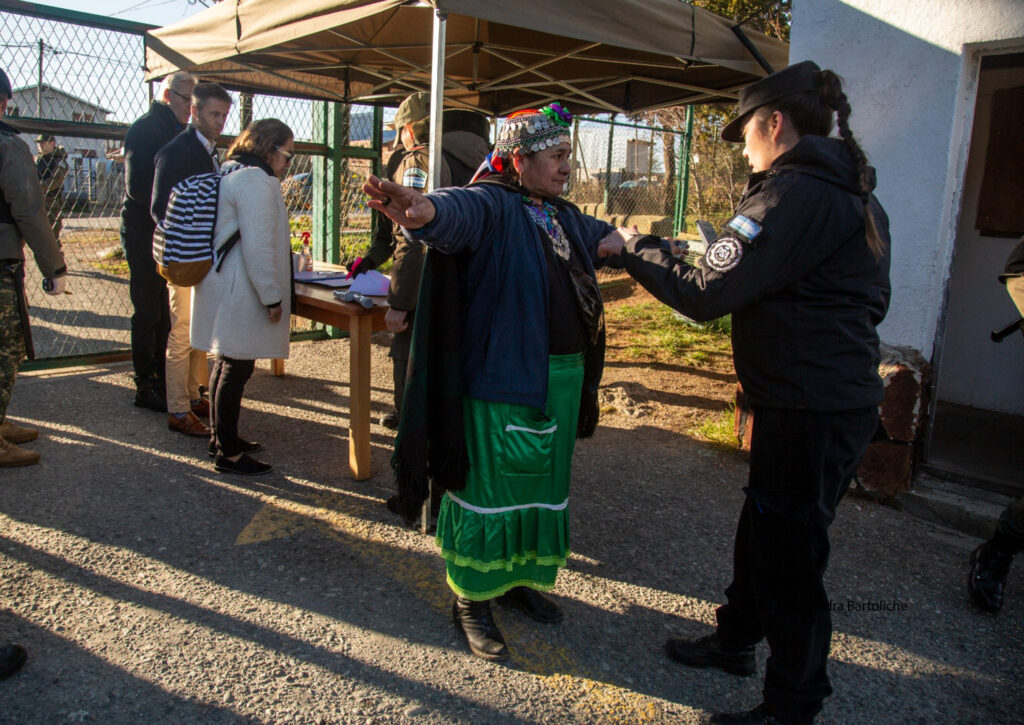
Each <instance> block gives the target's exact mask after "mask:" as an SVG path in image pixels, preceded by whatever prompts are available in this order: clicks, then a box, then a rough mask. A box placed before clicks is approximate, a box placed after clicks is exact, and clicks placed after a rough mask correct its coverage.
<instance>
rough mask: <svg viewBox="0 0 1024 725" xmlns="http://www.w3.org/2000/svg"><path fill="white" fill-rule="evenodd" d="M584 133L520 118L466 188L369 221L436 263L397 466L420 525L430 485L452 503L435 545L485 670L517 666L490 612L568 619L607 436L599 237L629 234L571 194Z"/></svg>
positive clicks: (390, 204) (422, 304)
mask: <svg viewBox="0 0 1024 725" xmlns="http://www.w3.org/2000/svg"><path fill="white" fill-rule="evenodd" d="M571 122H572V116H571V115H570V114H569V112H568V111H566V110H565V109H564V108H562V107H561V106H559V105H558V104H552V105H550V106H546V107H544V108H542V109H540V110H530V111H521V112H519V113H517V114H514V115H512V116H510V117H509V118H508V119H507V120H506V121H505V123H504V124H503V126H502V128H501V131H500V132H499V135H498V141H497V144H496V146H495V148H494V150H493V151H492V152H491V153H490V154H489V155H488V157H487V159H486V160H485V161H484V163H483V165H482V166H481V167H480V169H479V170H478V172H477V174H476V176H475V178H474V180H473V182H471V183H470V185H469V186H467V187H466V188H462V189H441V190H438V191H434V192H432V193H430V194H427V195H422V194H420V193H418V192H416V191H415V190H412V189H407V188H405V187H402V186H399V185H398V184H394V183H392V182H389V181H382V180H380V179H377V178H376V177H371V178H370V181H369V183H367V184H366V185H365V186H364V190H365V191H366V193H367V195H368V196H369V197H370V206H371V207H372V208H374V209H377V210H378V211H380V212H383V213H384V214H385V215H387V216H388V217H389V218H390V219H392V220H393V221H394V222H396V223H397V224H399V225H401V226H402V227H404V228H405V234H406V236H407V237H408V238H409V239H410V240H411V241H419V242H422V243H423V244H424V245H426V246H427V247H428V248H429V250H430V253H428V254H427V257H426V264H425V266H424V272H423V280H422V282H421V286H420V298H419V301H418V302H417V307H416V310H417V312H416V321H415V328H414V331H413V344H412V355H411V360H410V372H409V380H408V382H407V384H406V393H405V399H404V401H403V405H402V420H401V423H400V426H399V433H398V439H397V442H396V450H395V457H394V460H393V465H394V467H395V472H396V478H397V480H398V487H399V496H398V502H399V507H400V509H401V510H402V512H403V513H404V514H405V515H406V517H407V519H410V520H411V519H412V518H414V517H415V516H416V513H417V512H418V510H419V507H420V506H421V505H422V503H423V502H424V501H425V500H426V499H427V496H428V490H429V485H428V481H429V484H430V485H433V486H434V487H436V488H439V489H442V490H444V491H446V494H445V496H444V498H443V499H442V501H441V508H440V512H439V514H438V520H437V543H438V546H439V547H440V550H441V555H442V556H443V557H444V559H445V562H446V565H447V580H448V585H449V586H450V587H451V589H452V590H453V591H454V592H455V595H456V598H455V603H454V604H453V606H452V615H453V618H454V620H455V623H456V625H457V626H459V628H460V629H461V630H462V631H463V633H464V634H465V636H466V640H467V642H468V644H469V647H470V649H471V650H472V651H473V653H474V654H476V655H478V656H480V657H483V658H485V659H488V660H502V659H505V658H506V657H507V656H508V649H507V647H506V645H505V640H504V637H503V636H502V634H501V632H500V631H499V630H498V628H497V626H496V624H495V622H494V618H493V616H492V612H491V600H492V599H497V600H498V601H499V602H500V603H502V604H504V605H506V606H510V607H513V608H516V609H518V610H520V611H521V612H523V613H524V614H526V615H527V616H529V617H531V618H533V619H535V620H537V621H539V622H544V623H555V622H559V621H561V619H562V610H561V609H560V608H559V606H558V605H557V604H555V602H553V601H552V600H551V599H549V598H547V597H544V596H542V595H541V594H540V593H539V592H541V591H548V590H550V589H552V588H553V587H554V586H555V578H556V576H557V574H558V570H559V568H561V567H563V566H565V563H566V559H567V557H568V555H569V480H570V478H571V470H572V455H573V448H574V445H575V441H576V438H578V437H587V436H590V435H592V434H593V432H594V428H595V427H596V425H597V388H598V384H599V382H600V379H601V370H602V366H603V363H604V316H603V308H602V304H601V296H600V292H599V290H598V287H597V280H596V278H595V276H594V265H595V263H596V262H597V261H598V258H597V256H596V251H597V246H598V244H599V243H600V242H601V240H602V239H604V238H605V237H607V236H608V235H618V234H620V233H619V232H617V231H616V230H615V229H614V228H613V227H612V226H610V225H609V224H606V223H605V222H602V221H600V220H598V219H595V218H593V217H589V216H586V215H584V214H582V213H581V212H580V211H579V210H578V209H577V208H576V207H575V206H573V205H572V204H571V203H569V202H567V201H565V200H563V199H561V198H560V197H559V195H560V194H561V193H562V190H563V188H564V187H565V183H566V181H567V180H568V178H569V171H570V168H569V157H570V152H571V146H570V130H569V129H570V125H571ZM437 252H441V254H437Z"/></svg>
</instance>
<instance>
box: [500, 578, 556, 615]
mask: <svg viewBox="0 0 1024 725" xmlns="http://www.w3.org/2000/svg"><path fill="white" fill-rule="evenodd" d="M498 601H499V602H500V603H501V604H504V605H505V606H507V607H514V608H516V609H518V610H519V611H520V612H522V613H523V614H525V615H526V616H527V617H529V618H530V619H533V620H536V621H538V622H543V623H544V624H555V623H556V622H561V621H562V610H561V609H560V608H559V606H558V605H557V604H555V603H554V602H553V601H551V600H550V599H548V598H547V597H545V596H543V595H541V593H540V592H538V591H536V590H534V589H531V588H530V587H512V588H511V589H509V590H508V591H507V592H505V593H504V594H502V595H501V596H500V597H498Z"/></svg>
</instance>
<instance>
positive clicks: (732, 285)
mask: <svg viewBox="0 0 1024 725" xmlns="http://www.w3.org/2000/svg"><path fill="white" fill-rule="evenodd" d="M871 206H872V210H873V213H874V218H875V222H876V226H877V228H878V231H879V234H880V236H881V237H882V240H883V242H884V244H885V252H884V253H883V255H882V257H881V258H880V259H876V258H875V256H874V255H873V254H872V252H871V250H870V249H869V248H868V246H867V242H866V240H865V224H864V212H863V205H862V202H861V198H860V195H859V191H858V181H857V172H856V165H855V163H854V161H853V158H852V156H851V155H850V153H849V152H848V151H847V150H846V148H845V146H843V144H842V142H841V141H839V140H837V139H832V138H824V137H821V136H804V137H803V138H802V139H801V140H800V141H799V142H798V143H797V145H796V146H794V147H793V148H792V149H790V150H789V151H787V152H786V153H784V154H782V155H781V156H779V157H778V158H777V159H776V160H775V161H774V162H773V163H772V166H771V168H769V169H768V170H767V171H763V172H759V173H756V174H753V175H752V176H751V177H750V181H749V182H748V184H747V189H746V191H745V192H744V195H743V198H742V200H741V202H740V205H739V207H738V208H737V213H736V215H735V216H734V217H733V218H732V219H731V220H730V221H729V222H728V223H727V224H726V227H725V230H724V231H723V232H722V234H721V236H720V238H719V240H718V241H717V242H715V243H714V244H712V245H710V246H709V247H708V251H707V253H706V254H705V255H704V257H703V258H702V260H701V261H700V263H699V265H698V266H696V267H690V266H689V265H687V264H684V263H682V262H679V261H677V260H675V259H673V258H672V257H671V256H670V255H669V254H668V253H667V252H665V251H664V249H663V248H662V246H661V243H660V240H659V239H656V238H653V237H634V238H633V239H631V240H630V241H629V242H627V244H626V250H625V252H624V254H623V258H624V262H625V266H626V269H627V270H629V273H630V274H631V275H633V277H635V278H636V279H637V280H638V281H639V282H640V283H641V284H642V285H643V286H644V287H646V288H647V289H648V290H650V291H651V292H652V293H653V294H654V295H655V296H656V297H658V299H660V300H661V301H662V302H664V303H665V304H667V305H669V306H671V307H673V308H675V309H677V310H679V311H680V312H682V313H683V314H685V315H688V316H690V317H692V318H694V319H696V320H711V319H714V318H717V317H721V316H722V315H725V314H729V313H732V343H733V356H734V358H735V364H736V374H737V376H738V377H739V379H740V382H741V383H742V385H743V389H744V391H745V394H746V395H747V396H748V398H749V400H750V402H751V403H752V404H753V405H760V406H768V407H775V408H786V409H797V410H816V411H837V410H849V409H853V408H861V407H867V406H871V405H876V404H878V403H879V402H881V400H882V392H883V391H882V381H881V379H880V378H879V376H878V363H879V359H880V358H879V352H878V333H877V332H876V330H875V328H876V326H877V325H878V324H879V323H880V322H881V321H882V319H883V318H884V317H885V313H886V311H887V309H888V306H889V295H890V286H889V221H888V217H886V215H885V211H884V210H883V209H882V207H881V205H880V204H879V203H878V201H877V200H876V199H875V198H874V197H871Z"/></svg>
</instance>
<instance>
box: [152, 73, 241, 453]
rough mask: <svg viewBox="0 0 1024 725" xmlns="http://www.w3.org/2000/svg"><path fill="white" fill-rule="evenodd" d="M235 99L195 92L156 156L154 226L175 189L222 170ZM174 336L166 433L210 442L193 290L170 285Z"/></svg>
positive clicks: (218, 90) (216, 91) (201, 88)
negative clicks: (220, 147) (221, 151)
mask: <svg viewBox="0 0 1024 725" xmlns="http://www.w3.org/2000/svg"><path fill="white" fill-rule="evenodd" d="M230 112H231V96H230V95H229V94H228V92H227V91H226V90H224V88H222V87H221V86H220V85H219V84H217V83H200V84H199V85H197V86H196V87H195V88H194V89H193V90H192V105H191V114H192V120H191V122H190V123H189V125H188V128H186V129H185V130H184V131H182V132H181V133H179V134H178V135H177V136H175V137H174V138H173V139H172V140H171V141H170V142H169V143H168V144H167V145H166V146H164V147H163V148H162V149H160V150H159V151H158V152H157V154H156V162H155V166H156V172H155V174H154V176H153V202H152V205H151V207H150V211H151V212H152V215H153V220H154V221H155V222H156V223H158V224H159V223H160V222H162V221H163V219H164V214H165V213H166V211H167V202H168V201H169V199H170V196H171V189H173V188H174V187H175V185H176V184H179V183H181V182H182V181H184V180H185V179H187V178H188V177H190V176H195V175H196V174H208V173H210V172H212V171H218V170H220V161H219V159H218V157H217V139H218V138H220V134H221V131H223V130H224V124H225V123H226V122H227V118H228V113H230ZM167 288H168V291H169V300H170V311H171V331H170V334H169V336H168V338H167V364H166V366H167V382H166V395H167V413H168V415H167V427H168V428H170V429H171V430H173V431H176V432H178V433H181V434H183V435H187V436H194V437H196V438H209V437H210V429H209V427H208V426H207V425H206V423H205V422H204V421H206V420H209V417H210V403H209V401H207V400H206V399H205V398H203V397H202V396H201V395H200V387H207V383H208V382H209V377H210V372H209V367H208V366H207V364H206V353H205V352H204V351H202V350H195V349H193V348H192V346H191V344H190V341H189V326H190V320H191V316H192V288H191V287H178V286H177V285H174V284H168V285H167Z"/></svg>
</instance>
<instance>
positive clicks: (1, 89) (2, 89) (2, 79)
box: [0, 69, 14, 98]
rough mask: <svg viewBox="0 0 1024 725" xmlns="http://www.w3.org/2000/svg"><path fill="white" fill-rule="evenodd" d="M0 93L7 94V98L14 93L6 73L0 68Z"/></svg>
mask: <svg viewBox="0 0 1024 725" xmlns="http://www.w3.org/2000/svg"><path fill="white" fill-rule="evenodd" d="M0 95H4V96H7V97H8V98H10V97H12V96H13V95H14V91H13V90H12V89H11V81H10V79H9V78H8V77H7V74H6V73H4V72H3V69H0Z"/></svg>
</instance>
